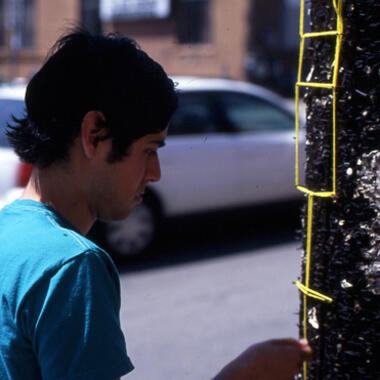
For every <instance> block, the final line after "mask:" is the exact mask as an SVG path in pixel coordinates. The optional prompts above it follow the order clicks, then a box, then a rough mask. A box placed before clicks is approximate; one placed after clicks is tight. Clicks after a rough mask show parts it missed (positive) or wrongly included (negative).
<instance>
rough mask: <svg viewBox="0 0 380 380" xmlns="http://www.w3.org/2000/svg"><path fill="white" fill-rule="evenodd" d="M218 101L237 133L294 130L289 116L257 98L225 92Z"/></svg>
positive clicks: (291, 118)
mask: <svg viewBox="0 0 380 380" xmlns="http://www.w3.org/2000/svg"><path fill="white" fill-rule="evenodd" d="M220 100H221V103H222V109H223V110H224V112H225V116H226V118H227V120H228V122H229V123H230V124H232V126H233V127H234V129H236V130H238V131H243V132H244V131H268V130H287V129H293V128H294V120H293V117H292V116H291V115H290V114H288V113H287V112H286V111H285V110H283V109H281V108H280V107H278V106H276V105H274V104H272V103H270V102H268V101H266V100H264V99H260V98H259V97H256V96H252V95H246V94H239V93H233V92H225V93H222V94H220Z"/></svg>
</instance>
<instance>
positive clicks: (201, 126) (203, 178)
mask: <svg viewBox="0 0 380 380" xmlns="http://www.w3.org/2000/svg"><path fill="white" fill-rule="evenodd" d="M160 162H161V168H162V178H161V181H160V182H158V183H157V184H155V188H156V190H157V191H158V192H159V194H160V196H161V198H162V199H163V203H164V207H165V211H166V214H167V215H175V214H184V213H192V212H199V211H208V210H213V209H218V208H221V207H226V206H230V205H233V204H235V203H236V186H237V181H238V175H237V161H236V151H235V149H234V148H233V146H232V145H231V140H230V134H229V133H228V132H226V131H224V130H223V126H222V125H221V124H220V118H219V115H218V114H217V112H216V107H215V96H214V94H213V93H212V92H206V91H205V92H203V91H193V92H182V93H181V92H180V93H179V107H178V110H177V112H176V113H175V115H174V116H173V118H172V120H171V123H170V127H169V135H168V138H167V146H166V147H164V148H163V149H162V150H160Z"/></svg>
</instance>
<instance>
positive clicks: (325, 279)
mask: <svg viewBox="0 0 380 380" xmlns="http://www.w3.org/2000/svg"><path fill="white" fill-rule="evenodd" d="M302 1H303V0H302ZM301 8H302V7H301ZM307 8H309V10H307ZM338 11H340V12H341V16H342V25H341V27H342V29H341V32H342V34H341V38H342V39H341V46H340V49H339V52H338V55H339V61H338V66H339V67H338V68H337V81H336V87H335V88H334V87H332V88H331V87H328V86H326V87H323V86H321V87H318V86H314V87H313V86H311V85H310V87H307V86H304V87H305V88H306V94H305V96H304V100H305V103H306V113H307V123H306V163H305V181H304V184H301V183H299V188H301V190H302V189H303V190H304V191H305V189H307V190H306V191H305V192H306V193H307V191H308V190H310V192H309V193H307V197H308V198H309V203H308V205H309V206H308V209H307V210H306V208H305V213H304V215H303V222H304V223H303V224H304V230H303V248H304V252H305V256H304V265H303V270H302V278H301V285H300V288H301V289H302V290H303V291H304V293H306V294H302V295H301V312H300V314H301V315H300V329H301V335H306V336H307V338H308V340H309V342H310V344H311V346H312V347H313V350H314V360H313V362H312V363H310V364H308V365H307V366H305V367H304V371H303V372H304V373H303V378H304V379H308V380H309V379H310V380H330V379H331V380H332V379H333V380H339V379H345V380H348V379H350V380H374V379H380V360H379V357H380V2H379V1H378V0H311V1H308V2H307V3H305V14H307V13H308V14H309V15H310V29H311V30H310V32H311V33H318V32H320V31H330V32H331V35H325V36H318V35H316V36H310V37H308V38H306V39H305V41H306V40H307V41H306V42H305V50H304V55H303V59H304V67H303V68H302V69H301V71H302V70H303V71H302V76H303V77H302V78H299V80H298V81H299V82H310V83H324V84H327V83H333V80H334V66H335V65H334V62H335V64H336V63H337V60H336V58H337V51H336V47H337V35H336V34H334V33H333V31H338V32H339V27H337V17H338V16H337V14H338V13H337V12H338ZM307 62H309V66H308V67H307ZM301 66H302V65H301ZM306 67H307V69H305V68H306ZM300 87H302V86H298V88H300ZM334 102H335V105H334ZM334 119H335V131H334V128H333V124H334V122H333V120H334ZM301 185H302V186H301ZM329 192H331V193H333V194H331V196H326V194H328V193H329ZM318 194H319V195H318ZM323 194H325V195H323ZM310 201H311V202H310ZM308 250H309V253H310V257H309V259H307V252H308ZM307 261H308V263H306V262H307ZM306 264H308V265H309V269H308V268H307V265H306ZM313 291H314V292H313ZM315 292H317V293H315ZM315 294H317V295H322V296H323V297H320V298H322V299H316V298H318V297H316V298H314V296H313V295H315ZM324 296H326V297H325V298H324ZM329 298H331V299H332V302H329ZM305 322H306V323H305Z"/></svg>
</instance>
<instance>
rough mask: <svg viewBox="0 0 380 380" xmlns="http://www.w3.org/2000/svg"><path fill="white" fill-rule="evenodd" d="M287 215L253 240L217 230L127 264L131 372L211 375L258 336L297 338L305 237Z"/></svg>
mask: <svg viewBox="0 0 380 380" xmlns="http://www.w3.org/2000/svg"><path fill="white" fill-rule="evenodd" d="M271 219H273V218H271ZM286 219H287V218H286V217H284V220H285V222H284V224H282V226H280V227H279V228H278V229H274V231H273V228H270V227H269V228H267V229H263V230H261V231H259V235H256V236H255V235H252V234H251V239H248V238H247V236H245V235H244V233H243V234H242V235H239V236H238V237H236V236H235V237H234V238H231V237H230V241H226V240H225V239H222V237H221V238H220V239H217V238H215V237H214V239H211V243H210V244H209V245H207V244H201V243H200V242H199V241H198V242H195V246H194V245H193V246H191V245H190V248H187V250H186V249H184V252H182V253H181V255H180V254H179V253H178V252H177V251H176V248H175V247H174V248H173V249H172V251H171V253H170V254H168V255H166V256H165V254H163V253H161V257H160V258H159V259H156V260H150V261H149V260H148V261H145V262H144V263H142V262H140V263H137V264H136V263H134V264H130V265H126V266H124V267H121V268H120V271H121V285H122V310H121V321H122V327H123V331H124V333H125V336H126V340H127V346H128V352H129V355H130V357H131V358H132V361H133V363H134V365H135V367H136V369H135V370H134V371H133V372H132V373H131V374H130V375H128V376H126V377H124V379H127V378H128V380H133V379H136V380H182V379H183V380H187V379H188V380H190V379H191V380H194V379H196V380H201V379H205V380H206V379H211V378H212V377H213V376H214V375H215V374H216V373H217V372H218V370H219V369H220V368H221V367H222V366H223V365H224V364H226V363H227V362H228V361H229V360H231V359H233V358H234V357H235V356H236V355H237V354H239V353H240V352H241V351H242V350H244V349H245V348H246V347H248V346H249V345H250V344H252V343H254V342H258V341H261V340H265V339H269V338H274V337H288V336H294V337H296V336H297V334H298V328H297V322H298V303H299V294H298V290H297V288H296V287H295V286H294V285H293V284H292V282H293V281H295V280H296V279H297V278H298V276H299V272H300V250H299V249H298V247H299V246H300V243H299V242H295V240H294V234H293V232H292V231H293V227H294V224H292V223H288V222H287V221H286ZM267 225H268V224H267ZM219 232H220V231H219ZM227 235H228V234H227ZM230 235H231V234H230ZM191 240H193V239H191ZM219 240H220V241H223V244H218V243H217V241H219ZM227 240H228V239H227ZM226 247H227V248H226ZM215 251H216V252H217V254H215ZM178 256H179V257H178ZM190 257H193V259H190Z"/></svg>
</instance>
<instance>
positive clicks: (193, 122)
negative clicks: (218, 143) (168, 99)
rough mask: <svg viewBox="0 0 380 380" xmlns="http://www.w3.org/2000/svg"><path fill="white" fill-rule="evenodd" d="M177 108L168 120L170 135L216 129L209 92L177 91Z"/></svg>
mask: <svg viewBox="0 0 380 380" xmlns="http://www.w3.org/2000/svg"><path fill="white" fill-rule="evenodd" d="M178 95H179V102H178V109H177V111H176V112H175V114H174V115H173V117H172V119H171V121H170V127H169V133H170V134H171V135H173V134H174V135H181V134H197V133H211V132H215V131H216V130H217V127H216V121H215V118H214V115H213V110H212V105H211V96H212V95H211V94H208V93H203V92H199V93H196V92H192V93H179V94H178Z"/></svg>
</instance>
